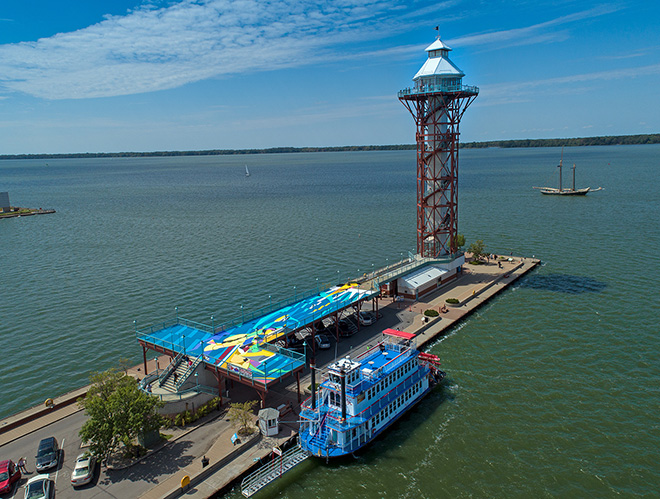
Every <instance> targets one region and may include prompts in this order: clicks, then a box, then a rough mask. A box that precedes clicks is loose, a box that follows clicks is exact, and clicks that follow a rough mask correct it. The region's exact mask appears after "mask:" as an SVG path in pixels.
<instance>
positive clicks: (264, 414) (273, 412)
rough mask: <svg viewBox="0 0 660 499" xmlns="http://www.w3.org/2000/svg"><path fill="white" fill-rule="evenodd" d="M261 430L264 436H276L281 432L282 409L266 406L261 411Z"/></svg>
mask: <svg viewBox="0 0 660 499" xmlns="http://www.w3.org/2000/svg"><path fill="white" fill-rule="evenodd" d="M259 430H260V431H261V434H262V435H263V436H264V437H274V436H275V435H277V434H278V433H279V432H280V411H278V410H277V409H272V408H270V407H269V408H266V409H261V410H260V411H259Z"/></svg>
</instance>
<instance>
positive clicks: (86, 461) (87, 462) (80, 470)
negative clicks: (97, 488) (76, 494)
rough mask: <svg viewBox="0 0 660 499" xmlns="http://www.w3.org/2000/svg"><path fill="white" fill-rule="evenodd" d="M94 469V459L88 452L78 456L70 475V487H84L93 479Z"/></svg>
mask: <svg viewBox="0 0 660 499" xmlns="http://www.w3.org/2000/svg"><path fill="white" fill-rule="evenodd" d="M95 468H96V458H95V457H94V456H92V455H91V454H90V453H89V452H85V453H83V454H80V455H79V456H78V457H77V458H76V465H75V466H74V468H73V473H71V485H73V486H74V487H80V486H81V485H86V484H88V483H89V482H91V481H92V479H93V478H94V470H95Z"/></svg>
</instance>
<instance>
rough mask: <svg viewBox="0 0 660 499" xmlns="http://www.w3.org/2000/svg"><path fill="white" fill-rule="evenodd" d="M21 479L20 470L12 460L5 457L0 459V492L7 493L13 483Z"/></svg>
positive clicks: (12, 486)
mask: <svg viewBox="0 0 660 499" xmlns="http://www.w3.org/2000/svg"><path fill="white" fill-rule="evenodd" d="M20 479H21V470H19V469H18V467H17V466H16V464H15V463H14V461H12V460H11V459H7V460H5V461H0V494H8V493H9V492H11V491H12V489H13V488H14V484H15V483H18V482H19V481H20Z"/></svg>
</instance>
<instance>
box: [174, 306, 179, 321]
mask: <svg viewBox="0 0 660 499" xmlns="http://www.w3.org/2000/svg"><path fill="white" fill-rule="evenodd" d="M174 315H175V317H176V323H177V324H178V323H179V307H174Z"/></svg>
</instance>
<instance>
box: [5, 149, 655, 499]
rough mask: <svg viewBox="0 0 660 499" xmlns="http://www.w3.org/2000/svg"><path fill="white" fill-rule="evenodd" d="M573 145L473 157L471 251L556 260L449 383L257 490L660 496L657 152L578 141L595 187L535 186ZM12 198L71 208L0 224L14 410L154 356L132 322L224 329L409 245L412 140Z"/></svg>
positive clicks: (107, 174) (462, 184)
mask: <svg viewBox="0 0 660 499" xmlns="http://www.w3.org/2000/svg"><path fill="white" fill-rule="evenodd" d="M559 157H560V149H556V148H542V149H509V150H505V149H487V150H462V151H461V153H460V174H459V177H460V180H459V231H460V232H461V233H463V234H464V235H465V237H466V241H467V243H468V245H469V244H470V243H471V242H474V240H476V239H483V240H484V242H485V244H486V249H487V250H489V251H492V252H503V253H511V252H512V253H513V254H514V255H524V256H532V255H534V256H536V257H537V258H540V259H541V260H542V261H543V262H544V265H543V266H542V267H541V268H539V269H538V270H537V271H535V272H533V273H532V274H530V275H529V276H527V277H525V278H524V279H522V280H521V281H519V283H518V284H516V285H515V286H514V287H513V288H512V289H510V290H508V291H507V292H505V293H504V294H502V295H501V296H500V297H498V298H497V299H495V300H493V301H492V302H491V303H489V304H488V305H487V306H486V307H484V308H482V309H481V310H479V311H478V313H476V314H474V315H472V316H471V317H470V318H469V319H468V320H467V321H465V322H464V323H463V324H461V325H460V326H459V327H457V328H456V329H455V330H453V331H451V332H450V334H448V335H447V336H446V337H445V338H444V339H442V340H441V341H438V342H437V343H436V344H435V345H434V346H433V347H432V349H431V351H432V352H433V353H435V354H437V355H439V356H440V357H441V358H442V361H443V366H444V369H445V370H446V371H447V373H448V378H449V381H448V383H447V385H446V386H445V387H444V388H443V389H438V390H436V391H434V392H433V393H432V394H431V395H430V396H429V397H427V398H426V399H425V400H424V401H423V402H422V403H421V404H420V405H419V406H418V407H417V408H416V409H415V410H414V411H412V412H411V413H410V414H408V415H406V416H405V417H404V418H403V419H402V420H401V421H400V422H398V423H397V424H396V425H395V426H394V427H393V428H392V429H391V430H390V431H389V432H387V434H386V436H385V437H384V438H381V439H379V440H378V441H376V442H374V444H373V445H371V446H370V447H369V448H368V449H367V450H366V451H365V452H364V453H362V454H361V455H359V456H358V457H357V458H355V459H354V458H351V459H348V460H344V461H339V462H334V463H333V462H331V463H330V464H329V465H326V464H325V463H323V462H321V461H317V460H313V459H310V460H308V461H306V462H305V463H304V464H303V465H301V466H300V467H299V468H297V469H296V470H294V471H293V472H291V474H290V475H287V476H285V477H284V478H283V479H282V480H281V481H280V482H279V483H277V484H276V485H273V486H271V488H269V489H267V490H266V491H265V496H269V495H270V496H277V497H288V498H306V499H308V498H309V497H328V498H334V497H337V496H339V495H341V496H346V497H369V498H370V497H411V498H419V497H428V498H432V497H467V496H474V497H486V496H487V497H538V496H547V497H549V496H558V495H561V496H569V497H585V496H595V497H610V496H611V497H614V496H624V497H625V496H632V495H646V496H653V495H656V494H658V493H659V491H660V464H658V463H660V452H659V451H658V449H659V447H660V415H659V408H660V389H659V388H658V386H659V385H658V381H659V379H660V339H659V336H658V329H659V328H658V325H657V320H658V317H659V316H660V298H659V296H660V285H659V284H658V280H657V278H656V274H657V272H658V269H660V231H659V230H658V223H659V222H658V218H659V215H660V189H658V186H657V180H658V177H659V175H658V172H660V169H659V168H660V164H659V163H660V146H656V145H647V146H611V147H610V146H608V147H585V148H567V149H565V151H564V165H565V168H564V173H565V176H564V185H565V186H566V185H568V184H569V183H570V169H569V168H568V167H569V166H571V165H572V164H573V163H576V165H577V170H576V171H577V185H578V187H584V186H588V185H590V186H592V187H597V186H603V187H605V190H603V191H601V192H596V193H590V194H589V195H587V196H586V197H584V198H582V197H580V198H565V197H562V198H560V197H553V196H542V195H541V194H540V193H539V192H538V191H537V190H533V189H532V186H541V185H550V186H556V184H557V168H556V167H555V165H557V164H558V159H559ZM245 164H248V165H249V168H250V172H251V174H252V175H251V176H250V177H245ZM0 191H9V195H10V199H11V202H12V204H14V205H16V206H24V207H32V208H37V207H43V208H54V209H56V210H57V213H56V214H54V215H43V216H32V217H21V218H15V219H9V220H0V251H1V253H2V258H1V259H0V282H1V284H2V285H1V287H0V289H2V292H3V297H2V299H1V300H0V335H1V338H2V345H3V350H4V352H3V362H2V369H0V386H1V387H2V390H1V393H0V400H1V404H0V417H4V416H7V415H9V414H12V413H15V412H17V411H20V410H22V409H25V408H27V407H29V406H31V405H35V404H40V403H42V402H43V400H44V399H45V398H47V397H52V396H55V395H58V394H62V393H64V392H66V391H69V390H72V389H75V388H77V387H79V386H81V385H83V384H86V383H87V380H88V374H89V372H90V371H92V370H104V369H106V368H108V367H111V366H117V365H118V363H119V359H120V358H122V357H126V358H129V359H130V360H131V361H133V362H135V363H138V362H140V361H141V349H140V348H139V347H138V345H137V343H136V341H135V335H134V325H133V321H136V322H137V325H138V327H141V326H144V325H147V324H148V323H152V322H158V321H160V320H162V319H165V318H168V317H172V316H173V314H174V307H178V310H179V315H181V316H184V317H186V318H190V319H193V320H197V321H201V322H206V323H209V322H210V317H211V315H213V316H214V317H215V320H216V322H219V321H223V320H229V319H231V318H233V317H236V316H237V315H240V307H241V306H243V307H244V310H245V311H250V310H255V309H257V308H259V307H262V306H264V305H267V304H268V303H269V301H270V300H272V301H273V302H274V301H276V300H279V299H283V298H285V297H289V296H291V295H293V294H294V293H298V292H300V291H302V290H307V289H311V288H316V286H317V279H318V283H320V284H325V283H331V282H336V281H337V280H342V279H347V278H349V277H351V276H356V275H358V273H363V272H364V271H367V270H369V269H371V268H372V266H375V267H380V266H384V265H386V263H390V262H392V261H395V260H398V259H400V258H401V255H402V254H404V255H405V254H407V252H408V251H409V250H414V246H415V226H416V225H415V152H414V151H396V152H395V151H392V152H389V151H381V152H356V153H311V154H302V153H301V154H276V155H249V156H214V157H182V158H111V159H70V160H68V159H58V160H48V161H41V160H39V161H37V160H22V161H13V160H9V161H1V162H0ZM294 287H295V288H294ZM230 495H232V496H234V497H238V496H239V495H240V493H239V492H236V491H235V492H233V493H232V494H230Z"/></svg>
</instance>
